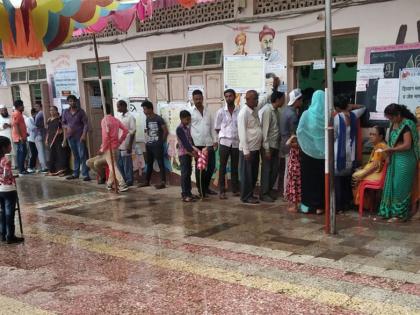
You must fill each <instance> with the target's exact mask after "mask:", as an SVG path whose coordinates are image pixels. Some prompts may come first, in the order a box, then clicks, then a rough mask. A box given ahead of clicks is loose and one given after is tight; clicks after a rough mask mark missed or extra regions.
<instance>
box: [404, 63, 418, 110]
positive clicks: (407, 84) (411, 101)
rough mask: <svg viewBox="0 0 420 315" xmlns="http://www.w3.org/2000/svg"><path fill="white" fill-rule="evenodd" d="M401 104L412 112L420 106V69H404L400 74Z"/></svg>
mask: <svg viewBox="0 0 420 315" xmlns="http://www.w3.org/2000/svg"><path fill="white" fill-rule="evenodd" d="M399 96H400V100H399V103H400V104H404V105H405V106H407V107H408V108H409V109H410V110H411V111H412V112H415V111H416V108H417V107H418V106H420V68H411V69H410V68H409V69H403V70H401V72H400V95H399Z"/></svg>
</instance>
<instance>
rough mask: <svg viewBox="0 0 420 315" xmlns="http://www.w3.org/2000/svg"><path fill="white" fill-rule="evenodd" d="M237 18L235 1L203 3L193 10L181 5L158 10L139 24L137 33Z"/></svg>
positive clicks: (222, 0) (138, 22) (224, 0)
mask: <svg viewBox="0 0 420 315" xmlns="http://www.w3.org/2000/svg"><path fill="white" fill-rule="evenodd" d="M234 17H235V1H234V0H218V1H215V2H209V3H201V4H198V5H196V6H194V7H193V8H192V9H186V8H184V7H182V6H181V5H175V6H173V7H169V8H157V9H155V10H154V11H153V16H152V17H151V18H150V19H148V20H146V21H144V22H141V21H138V20H137V21H136V22H137V25H136V26H137V32H151V31H157V30H163V29H169V28H177V27H183V26H188V25H194V24H202V23H208V22H216V21H223V20H229V19H233V18H234Z"/></svg>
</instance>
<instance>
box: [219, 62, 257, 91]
mask: <svg viewBox="0 0 420 315" xmlns="http://www.w3.org/2000/svg"><path fill="white" fill-rule="evenodd" d="M224 82H225V89H234V90H235V91H236V92H237V93H246V92H247V91H249V90H256V91H257V92H259V93H260V92H263V91H264V89H265V57H264V55H248V56H224Z"/></svg>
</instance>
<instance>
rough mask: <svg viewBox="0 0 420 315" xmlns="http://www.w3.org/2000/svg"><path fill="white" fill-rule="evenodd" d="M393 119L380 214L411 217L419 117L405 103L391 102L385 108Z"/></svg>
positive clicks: (392, 218)
mask: <svg viewBox="0 0 420 315" xmlns="http://www.w3.org/2000/svg"><path fill="white" fill-rule="evenodd" d="M385 116H386V117H387V118H388V119H389V121H390V122H391V129H390V134H389V142H388V144H389V148H387V149H385V152H387V153H388V154H389V155H390V161H389V164H388V170H387V174H386V180H385V185H384V190H383V194H382V200H381V206H380V208H379V215H380V216H382V217H383V218H385V219H389V220H388V222H398V221H406V220H407V219H408V217H409V212H410V204H411V192H412V189H413V181H414V178H415V176H416V167H417V160H418V159H419V143H418V140H419V137H418V133H417V126H416V123H417V119H416V117H415V116H414V115H413V114H412V113H411V112H410V111H409V110H408V109H407V107H406V106H404V105H398V104H391V105H388V106H387V107H386V108H385Z"/></svg>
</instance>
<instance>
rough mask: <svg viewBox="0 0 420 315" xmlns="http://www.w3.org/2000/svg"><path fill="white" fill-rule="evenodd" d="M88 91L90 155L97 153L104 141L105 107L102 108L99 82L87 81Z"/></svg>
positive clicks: (87, 110) (86, 87)
mask: <svg viewBox="0 0 420 315" xmlns="http://www.w3.org/2000/svg"><path fill="white" fill-rule="evenodd" d="M84 85H85V93H86V98H85V99H86V114H87V115H88V119H89V134H88V141H89V145H88V147H89V150H90V156H94V155H96V153H97V152H98V151H99V148H100V146H101V143H102V133H101V120H102V118H103V117H104V114H103V109H102V108H101V104H100V103H101V91H100V88H99V82H98V81H97V80H95V81H85V83H84Z"/></svg>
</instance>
